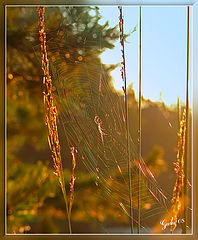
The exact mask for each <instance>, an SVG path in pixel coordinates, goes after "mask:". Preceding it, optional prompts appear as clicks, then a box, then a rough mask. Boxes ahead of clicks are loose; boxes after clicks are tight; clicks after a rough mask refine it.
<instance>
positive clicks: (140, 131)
mask: <svg viewBox="0 0 198 240" xmlns="http://www.w3.org/2000/svg"><path fill="white" fill-rule="evenodd" d="M141 10H142V9H141V6H140V15H139V17H140V19H139V22H140V23H139V24H140V27H139V31H140V32H139V107H138V108H139V109H138V110H139V129H138V133H139V136H138V140H139V141H138V143H139V164H141V152H142V136H141V135H142V126H141V125H142V112H141V107H142V106H141V105H142V26H141V25H142V11H141ZM140 183H141V172H140V171H139V172H138V233H140V226H141V206H140V200H141V195H140V193H141V184H140Z"/></svg>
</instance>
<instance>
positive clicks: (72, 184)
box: [69, 147, 76, 216]
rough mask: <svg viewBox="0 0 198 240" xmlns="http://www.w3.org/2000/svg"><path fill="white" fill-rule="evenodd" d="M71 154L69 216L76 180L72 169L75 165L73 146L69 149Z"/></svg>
mask: <svg viewBox="0 0 198 240" xmlns="http://www.w3.org/2000/svg"><path fill="white" fill-rule="evenodd" d="M70 152H71V155H72V175H71V181H70V202H69V216H71V210H72V205H73V201H74V183H75V180H76V177H75V175H74V170H75V167H76V158H75V149H74V147H71V149H70Z"/></svg>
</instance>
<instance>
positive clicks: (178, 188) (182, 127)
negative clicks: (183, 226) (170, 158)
mask: <svg viewBox="0 0 198 240" xmlns="http://www.w3.org/2000/svg"><path fill="white" fill-rule="evenodd" d="M178 112H179V107H178ZM185 134H186V111H185V110H184V112H183V116H182V120H181V121H180V122H179V131H178V150H177V161H176V162H174V163H173V164H174V166H175V168H174V170H175V172H176V174H177V179H176V183H175V186H174V189H173V198H172V203H173V206H172V209H171V219H170V221H171V222H172V223H173V224H171V226H170V231H171V232H173V231H174V230H175V228H176V227H177V223H178V218H179V216H181V214H182V211H183V207H184V203H183V199H182V193H183V186H184V148H185Z"/></svg>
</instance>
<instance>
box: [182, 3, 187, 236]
mask: <svg viewBox="0 0 198 240" xmlns="http://www.w3.org/2000/svg"><path fill="white" fill-rule="evenodd" d="M188 85H189V6H188V9H187V76H186V135H185V153H184V191H183V192H184V195H183V204H184V211H183V219H184V223H183V227H182V233H186V232H187V209H188V206H187V205H188V115H189V97H188Z"/></svg>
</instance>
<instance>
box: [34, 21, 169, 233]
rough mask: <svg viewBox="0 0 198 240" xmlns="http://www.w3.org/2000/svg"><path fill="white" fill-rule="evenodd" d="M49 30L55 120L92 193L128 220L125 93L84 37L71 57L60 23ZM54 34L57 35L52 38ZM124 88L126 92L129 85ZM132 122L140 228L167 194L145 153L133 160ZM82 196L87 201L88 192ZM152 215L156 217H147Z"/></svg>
mask: <svg viewBox="0 0 198 240" xmlns="http://www.w3.org/2000/svg"><path fill="white" fill-rule="evenodd" d="M126 22H127V20H126ZM46 24H47V23H46ZM70 24H71V25H72V24H74V23H70ZM63 25H64V23H63ZM60 33H61V34H60ZM49 35H50V37H49V39H48V41H47V46H48V52H49V60H50V67H51V71H52V75H53V79H54V86H55V87H54V93H55V94H56V103H57V106H58V112H59V120H60V123H59V124H60V125H62V127H63V129H64V135H65V141H66V142H67V144H68V147H69V148H71V147H74V148H75V155H76V159H77V165H78V162H79V161H81V162H82V163H83V164H84V166H85V167H86V169H87V170H88V172H89V173H90V174H92V175H93V176H94V178H95V185H96V186H97V188H99V189H102V191H99V195H97V197H98V198H102V199H105V200H106V201H110V203H111V206H112V208H118V209H119V210H120V212H121V213H122V214H123V215H126V216H128V219H129V221H130V218H131V216H130V203H129V202H130V200H129V177H128V161H127V159H128V156H127V149H126V145H127V137H126V136H127V133H126V124H125V121H126V119H125V103H124V96H123V94H121V93H119V92H117V91H116V90H114V88H113V84H112V79H111V76H110V74H109V72H110V70H111V68H110V70H108V67H107V66H106V65H104V64H102V63H101V61H100V57H98V58H94V57H93V55H92V53H91V52H90V53H89V55H88V56H86V52H87V50H88V49H89V44H90V42H89V40H87V39H86V37H85V38H82V42H83V44H82V46H83V48H82V49H80V50H79V49H78V54H77V57H76V58H75V59H71V56H70V54H69V52H76V51H77V50H76V49H75V48H74V47H73V46H72V45H71V46H66V47H65V43H64V39H65V37H67V33H64V34H63V33H62V26H60V29H59V30H58V31H56V32H55V33H54V32H50V33H49ZM57 35H60V36H61V37H59V38H57ZM47 36H48V32H47ZM103 37H104V36H103V34H102V33H100V38H99V41H100V44H98V48H97V49H95V51H96V52H97V53H98V56H99V55H100V54H101V53H102V51H101V42H102V38H103ZM95 41H98V39H96V40H95ZM36 48H37V47H36ZM83 53H84V55H83ZM120 54H121V53H120ZM127 54H128V53H126V55H127ZM79 56H80V58H79ZM127 94H128V96H129V97H130V94H131V92H130V89H128V91H127ZM129 114H130V113H129ZM136 117H137V118H138V116H136ZM133 127H134V128H137V127H136V126H131V125H130V150H131V169H132V197H133V199H132V205H133V214H134V216H133V222H134V226H135V227H136V226H137V220H138V217H137V216H138V212H137V208H138V199H137V196H138V172H139V171H140V172H141V192H140V196H141V200H140V201H141V202H140V203H141V233H149V232H151V229H152V227H154V226H153V225H152V224H153V222H154V223H156V219H161V217H163V216H164V215H165V214H166V213H167V211H168V207H169V206H170V200H169V199H170V198H171V196H167V195H165V194H164V193H163V190H162V189H161V187H160V186H159V184H158V182H157V180H156V178H155V176H154V175H153V173H152V172H151V170H150V169H149V167H148V166H147V165H146V163H145V161H144V159H141V164H140V163H139V162H138V152H137V146H138V139H133V135H132V131H133ZM93 194H97V192H96V193H93ZM87 200H88V201H89V197H88V198H87ZM77 201H80V200H79V199H78V200H77ZM74 204H75V203H74ZM152 219H155V220H154V221H153V222H152ZM149 222H152V224H149ZM103 227H104V231H106V232H107V233H111V230H108V228H105V224H103ZM135 232H136V229H135ZM159 232H161V229H159ZM128 233H130V232H129V229H128Z"/></svg>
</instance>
